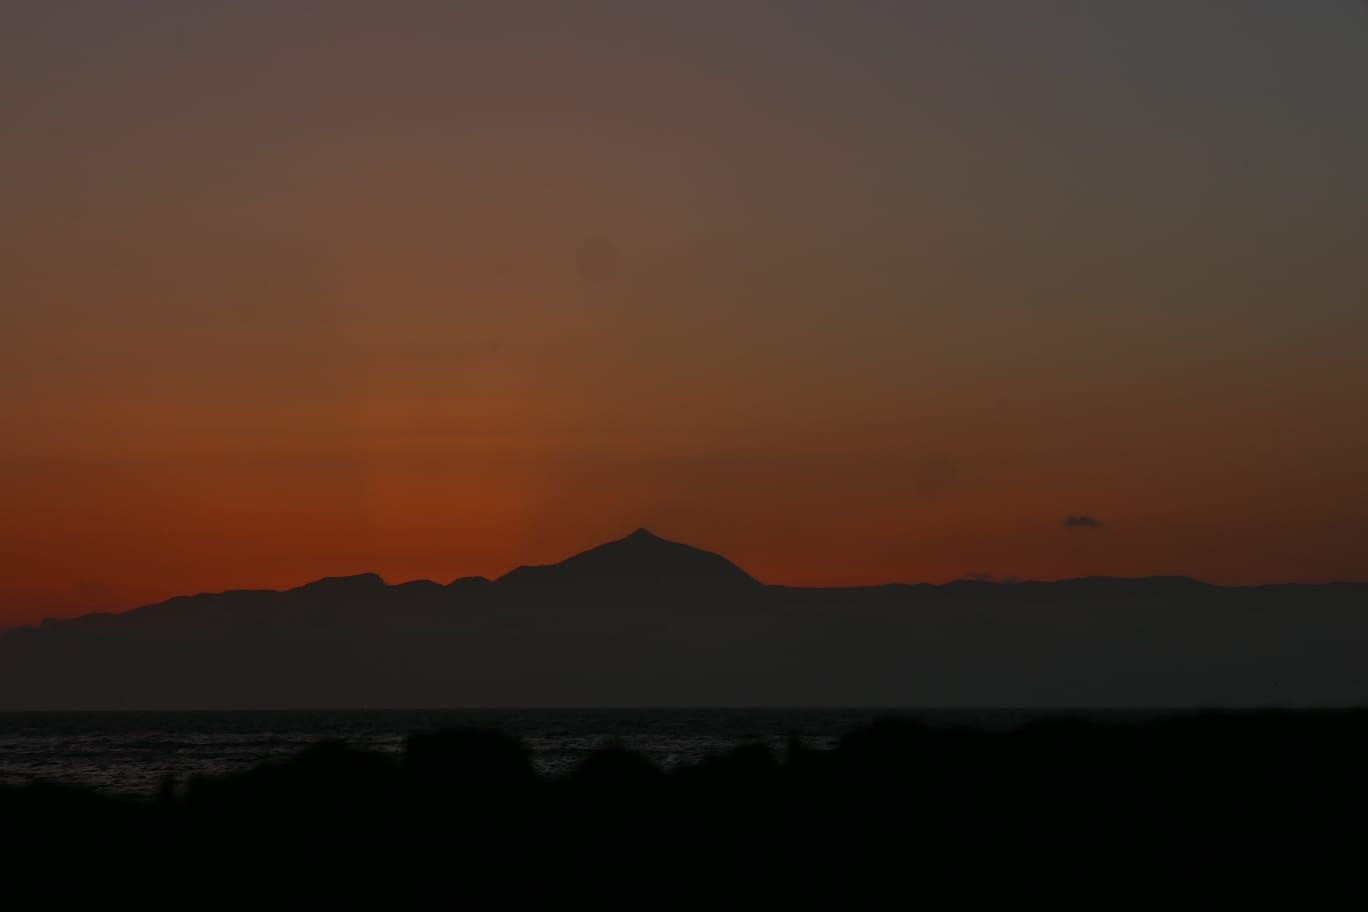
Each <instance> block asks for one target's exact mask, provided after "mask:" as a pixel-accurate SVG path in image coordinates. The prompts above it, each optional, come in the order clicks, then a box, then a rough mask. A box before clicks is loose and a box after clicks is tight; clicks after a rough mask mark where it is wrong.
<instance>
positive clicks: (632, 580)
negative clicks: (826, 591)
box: [499, 529, 760, 589]
mask: <svg viewBox="0 0 1368 912" xmlns="http://www.w3.org/2000/svg"><path fill="white" fill-rule="evenodd" d="M499 582H500V583H502V584H506V585H515V586H525V585H539V586H574V587H580V586H589V585H595V586H609V587H621V586H632V585H635V586H641V585H645V586H651V587H660V586H668V587H674V588H679V587H685V588H689V589H712V588H716V589H726V588H746V587H756V586H759V585H760V584H759V582H757V581H756V580H755V578H754V577H752V576H751V575H750V574H748V573H747V572H746V571H744V570H742V569H741V568H740V567H738V566H736V564H733V563H732V562H731V561H729V560H727V559H726V558H725V557H722V556H721V555H720V554H713V553H712V552H710V551H703V550H701V549H699V548H694V547H691V546H689V545H681V544H679V543H678V542H671V541H666V540H665V539H663V538H660V537H659V536H656V535H654V534H652V533H651V532H650V531H648V530H646V529H637V530H636V531H635V532H633V533H632V534H631V535H628V536H627V537H626V538H620V539H618V540H616V541H611V542H608V543H606V544H603V545H599V546H598V547H597V548H591V549H589V550H588V551H584V552H582V553H580V554H576V555H575V556H573V557H570V558H567V559H565V560H563V561H561V562H559V563H556V564H547V565H542V566H528V567H518V568H517V569H515V570H512V571H510V572H509V573H507V574H505V575H504V576H502V577H500V578H499Z"/></svg>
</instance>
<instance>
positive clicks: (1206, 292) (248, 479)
mask: <svg viewBox="0 0 1368 912" xmlns="http://www.w3.org/2000/svg"><path fill="white" fill-rule="evenodd" d="M0 125H2V126H0V421H3V430H0V509H3V513H4V520H3V523H0V627H4V626H6V625H9V624H14V623H21V622H28V621H33V620H36V619H38V618H41V617H46V616H53V615H70V614H75V613H81V612H84V611H88V610H119V609H125V608H130V607H133V606H135V605H138V604H142V603H145V602H149V601H155V600H158V599H161V598H165V597H168V596H171V595H176V594H180V593H186V592H198V591H204V590H218V589H225V588H236V587H258V586H269V587H280V586H288V585H295V584H299V583H302V582H305V581H308V580H310V579H313V578H316V577H320V576H325V575H337V574H346V573H354V572H360V571H369V570H373V571H377V572H379V573H381V574H382V575H384V576H385V577H386V578H387V579H389V580H390V581H392V582H397V581H400V580H404V579H410V578H414V577H429V578H434V579H438V580H442V581H446V580H449V579H452V578H454V577H457V576H463V575H470V574H482V575H490V576H492V575H497V574H500V573H503V572H506V571H507V570H509V569H510V568H512V567H513V566H514V565H516V564H519V563H533V562H546V561H551V560H556V559H559V558H561V557H564V556H566V555H567V554H569V553H571V552H574V551H577V550H581V549H583V548H585V547H589V546H591V545H594V544H597V543H599V542H601V541H603V540H606V539H609V538H616V537H620V536H621V535H624V534H626V533H628V532H630V531H631V530H632V529H634V528H637V527H639V526H646V527H649V528H650V529H652V530H653V531H655V532H656V533H658V534H660V535H663V536H665V537H668V538H672V539H677V540H682V541H686V542H689V543H691V544H696V545H699V546H701V547H706V548H708V549H710V550H715V551H720V552H722V553H724V554H726V555H727V556H729V557H731V558H732V559H734V560H735V561H737V562H738V563H739V564H741V565H742V566H743V567H745V568H746V569H747V570H749V571H751V572H752V573H753V574H754V575H756V576H757V577H759V578H761V579H762V580H765V581H767V582H777V583H790V584H802V585H810V584H856V583H878V582H887V581H892V580H898V581H921V580H930V581H944V580H949V579H954V578H957V577H961V576H964V575H966V574H991V575H993V576H1016V577H1028V578H1058V577H1068V576H1079V575H1093V574H1108V575H1126V576H1139V575H1149V574H1187V575H1192V576H1197V577H1200V578H1203V579H1208V580H1211V581H1215V582H1223V583H1251V582H1271V581H1321V580H1329V579H1368V405H1366V404H1365V403H1368V354H1366V350H1368V9H1365V5H1364V4H1362V3H1357V2H1354V0H1320V2H1296V3H1293V2H1287V0H1205V2H1201V3H1197V2H1192V0H1171V2H1162V0H1146V2H1106V0H1076V2H1045V0H1040V2H1013V0H998V2H979V0H953V2H952V0H945V2H938V3H930V2H928V3H913V2H902V0H899V2H892V0H889V2H882V0H869V2H858V3H836V2H807V0H802V2H800V0H793V2H781V0H773V2H766V3H758V2H743V0H702V2H687V3H686V2H676V3H662V2H626V0H623V2H613V3H594V2H574V3H570V2H550V0H548V2H545V3H519V2H489V3H456V2H452V3H436V2H386V3H380V2H372V3H359V2H329V3H321V2H320V3H306V2H294V0H277V2H218V3H210V2H204V0H200V2H194V0H167V2H135V0H127V2H122V0H121V2H109V0H91V2H75V0H0ZM1077 515H1086V516H1089V517H1093V518H1095V519H1096V520H1097V521H1098V524H1089V523H1078V522H1075V523H1073V524H1068V523H1066V521H1065V520H1066V517H1069V516H1077Z"/></svg>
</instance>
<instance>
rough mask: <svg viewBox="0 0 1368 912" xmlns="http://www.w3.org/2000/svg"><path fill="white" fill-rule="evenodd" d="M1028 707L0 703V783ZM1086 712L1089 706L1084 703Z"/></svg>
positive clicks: (600, 742)
mask: <svg viewBox="0 0 1368 912" xmlns="http://www.w3.org/2000/svg"><path fill="white" fill-rule="evenodd" d="M1041 715H1042V714H1041V713H1040V712H1038V711H1026V710H1004V709H993V710H902V711H899V710H888V709H592V710H587V709H583V710H576V709H525V710H502V709H501V710H468V709H467V710H347V711H314V712H304V711H289V712H284V711H282V712H96V713H79V712H61V713H0V785H22V784H25V783H30V782H38V781H42V782H52V783H59V784H62V785H68V786H78V787H81V788H89V789H95V790H97V791H100V792H104V793H107V794H119V795H126V796H147V797H150V796H152V795H155V794H156V793H157V791H158V790H159V789H160V788H161V787H162V785H163V783H164V782H166V780H167V779H168V778H170V779H172V780H174V781H175V782H179V783H183V782H185V781H186V780H187V779H188V778H190V777H194V776H218V775H224V774H227V773H232V772H235V771H238V770H243V769H246V768H249V767H252V766H255V765H256V764H259V763H262V762H264V761H269V760H276V759H281V758H283V757H286V756H289V755H291V754H294V753H297V752H299V751H301V750H303V749H304V748H306V747H308V746H309V745H311V744H315V743H317V742H319V741H325V740H327V741H343V742H346V743H347V744H350V745H353V746H355V747H357V748H362V749H366V750H374V751H381V752H386V753H398V752H399V751H400V750H402V748H403V743H404V739H405V737H406V736H408V735H410V734H412V733H415V732H424V731H434V730H439V729H444V728H460V727H477V728H483V729H496V730H498V731H501V732H504V733H506V734H509V735H514V736H516V737H518V738H521V739H522V740H523V741H524V743H526V744H527V746H528V748H529V750H530V751H531V754H532V759H533V763H534V764H535V766H536V767H537V768H538V770H539V771H541V772H542V773H544V774H548V775H556V774H558V773H562V772H565V771H567V770H569V769H570V768H572V767H573V766H574V765H575V764H576V763H577V762H579V761H580V760H581V759H582V758H583V757H585V756H586V755H587V754H589V753H590V752H592V751H594V750H595V749H597V748H599V747H602V746H604V745H605V744H610V743H614V742H616V743H620V744H622V745H624V746H626V747H628V748H630V749H632V750H635V751H639V752H641V753H643V754H645V755H646V756H647V757H649V758H650V759H651V760H652V761H653V762H655V763H656V764H657V765H659V766H661V767H665V768H669V767H671V766H674V765H676V764H680V763H691V762H695V761H697V760H699V759H701V758H703V757H706V756H708V755H711V754H716V753H720V752H722V751H725V750H727V749H729V748H731V747H734V746H737V745H739V744H754V743H763V744H768V745H770V746H771V747H772V748H774V749H775V750H780V749H782V748H783V746H784V745H785V744H786V743H787V742H788V740H789V739H790V738H797V739H798V740H800V741H802V742H803V743H804V744H807V745H809V746H812V747H827V746H830V745H831V744H833V743H834V742H835V741H836V740H837V739H839V738H840V737H841V735H843V734H844V733H845V732H847V731H850V730H851V729H853V728H856V727H858V726H860V725H864V724H867V723H869V722H871V721H874V720H876V719H879V718H887V717H891V716H897V717H902V718H915V719H920V720H922V721H925V722H927V723H929V724H932V725H965V726H971V727H977V728H992V729H1006V728H1012V727H1014V726H1016V725H1019V724H1021V723H1023V722H1025V721H1028V720H1029V719H1032V718H1039V717H1040V716H1041ZM1088 715H1090V716H1091V715H1095V714H1094V713H1088Z"/></svg>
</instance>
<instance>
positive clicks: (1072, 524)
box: [1064, 513, 1102, 529]
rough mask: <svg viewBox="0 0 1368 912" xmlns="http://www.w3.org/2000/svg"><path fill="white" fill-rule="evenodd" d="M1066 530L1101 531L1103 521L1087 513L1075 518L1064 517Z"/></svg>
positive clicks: (1077, 515)
mask: <svg viewBox="0 0 1368 912" xmlns="http://www.w3.org/2000/svg"><path fill="white" fill-rule="evenodd" d="M1064 528H1066V529H1100V528H1102V520H1100V519H1097V518H1096V517H1093V516H1088V515H1087V514H1086V513H1079V514H1076V515H1073V516H1066V517H1064Z"/></svg>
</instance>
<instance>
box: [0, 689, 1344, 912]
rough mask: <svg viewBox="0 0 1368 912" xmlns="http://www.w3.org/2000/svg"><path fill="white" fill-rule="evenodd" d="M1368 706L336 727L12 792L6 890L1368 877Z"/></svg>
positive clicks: (471, 896) (584, 897) (173, 896)
mask: <svg viewBox="0 0 1368 912" xmlns="http://www.w3.org/2000/svg"><path fill="white" fill-rule="evenodd" d="M1365 770H1368V712H1342V713H1267V714H1246V715H1221V714H1210V715H1199V716H1187V717H1175V718H1173V719H1169V720H1164V721H1152V722H1143V723H1140V722H1130V723H1121V722H1116V723H1093V722H1081V721H1078V722H1074V721H1058V720H1056V721H1046V722H1038V723H1034V724H1030V725H1026V726H1024V727H1023V728H1021V729H1020V730H1018V731H1015V732H1010V733H992V732H985V731H980V730H942V729H931V728H927V727H925V726H922V725H919V724H914V723H910V722H902V721H896V720H889V721H886V722H881V723H878V724H875V725H873V726H870V727H867V728H864V729H861V730H858V731H854V732H851V733H850V734H848V735H847V736H846V737H845V738H844V739H843V740H842V741H841V742H840V744H839V745H838V746H837V747H836V748H835V749H833V750H814V749H808V748H805V747H803V746H802V745H801V744H798V743H793V744H792V745H790V747H789V748H788V749H787V750H786V751H784V752H782V754H781V755H775V754H773V753H772V752H771V751H769V750H768V749H766V748H764V747H759V746H747V747H741V748H738V749H736V750H733V751H731V752H730V753H727V754H725V755H723V756H717V757H713V758H710V759H708V760H707V761H705V762H702V763H699V764H697V765H693V766H686V767H681V768H677V769H672V770H669V771H663V770H660V769H658V768H656V767H655V766H653V765H652V764H650V763H649V762H647V761H646V760H645V759H644V758H642V757H641V756H639V755H636V754H633V753H631V752H629V751H626V750H623V749H621V748H618V747H611V746H610V747H605V748H604V749H603V750H601V751H599V752H597V753H595V754H593V755H592V756H590V757H589V758H588V759H587V760H586V761H585V762H584V763H583V764H582V765H580V766H579V767H578V768H577V769H576V770H574V771H573V772H572V773H570V774H569V775H566V776H562V777H559V778H554V779H547V778H539V777H538V776H537V775H535V774H534V772H533V767H532V764H531V762H530V759H529V756H528V753H527V751H526V750H525V748H524V747H523V746H522V745H521V744H520V743H518V742H517V741H515V740H512V739H509V738H506V737H503V736H501V735H498V734H495V733H490V732H475V731H458V732H446V733H439V734H430V735H421V736H414V737H413V738H411V739H410V741H409V743H408V745H407V748H406V750H405V751H404V753H403V754H402V755H401V756H399V757H390V756H386V755H380V754H373V753H365V752H360V751H357V750H353V749H350V748H348V747H346V746H345V745H341V744H335V743H325V744H319V745H317V746H315V747H313V748H311V749H309V750H308V751H306V752H304V753H302V754H300V755H298V756H296V757H294V758H292V759H290V760H289V761H286V762H281V763H275V764H270V765H265V766H261V767H258V768H256V769H252V770H249V771H246V772H243V773H241V774H239V775H235V776H231V777H227V778H221V779H213V780H194V781H191V782H189V783H186V784H185V786H184V787H183V788H180V787H176V788H173V787H170V786H169V785H168V788H166V789H164V790H163V792H162V793H161V794H160V795H159V796H157V797H156V798H155V800H148V801H145V802H135V801H129V800H120V799H113V798H103V797H99V796H96V795H93V794H86V793H82V792H78V791H73V790H67V789H58V788H54V787H51V786H43V785H33V786H29V787H25V788H12V789H8V790H3V791H0V857H2V858H3V859H4V861H5V863H6V865H7V867H8V870H9V871H10V874H9V877H8V885H7V895H9V896H13V897H19V898H21V899H23V900H24V901H25V902H26V903H29V904H27V905H23V906H11V908H31V907H34V906H33V905H31V903H33V902H34V901H35V900H40V901H42V902H43V903H44V904H45V905H46V906H47V907H56V906H55V905H54V904H57V905H60V904H62V903H69V902H72V901H76V900H82V901H99V902H112V901H114V900H121V901H122V900H133V901H135V902H136V903H137V904H138V906H140V907H143V908H146V907H149V906H154V907H155V906H186V907H203V906H226V907H244V908H245V907H261V906H273V905H296V906H298V905H301V904H302V905H303V907H316V906H320V905H324V906H329V905H330V906H342V907H352V906H361V905H370V906H373V907H376V908H393V907H406V906H407V907H442V908H445V907H465V908H472V907H473V908H532V907H539V906H543V905H552V904H555V905H572V906H574V907H579V906H581V905H584V904H588V905H589V906H590V907H591V908H592V907H595V906H597V907H631V908H653V907H654V908H659V907H669V908H680V907H685V908H688V907H692V908H700V909H702V908H717V907H735V906H742V905H745V906H750V907H755V908H770V907H783V906H802V907H807V906H819V907H827V908H837V909H839V908H850V907H852V906H877V907H893V906H909V907H910V906H917V905H928V906H930V907H933V908H945V907H947V905H948V904H949V903H955V904H957V905H958V904H962V903H971V902H972V903H981V902H984V901H995V902H1010V903H1013V904H1017V903H1026V902H1031V901H1035V900H1051V901H1056V902H1066V903H1069V904H1071V905H1073V904H1077V905H1084V904H1086V905H1088V906H1090V907H1093V908H1109V907H1114V906H1118V905H1130V904H1133V903H1134V902H1136V901H1139V900H1142V899H1147V900H1158V901H1166V902H1168V901H1171V902H1178V903H1183V904H1187V903H1191V902H1194V901H1197V900H1203V901H1209V902H1220V903H1222V904H1230V903H1235V902H1240V901H1244V900H1248V899H1262V900H1268V899H1270V898H1283V899H1288V900H1290V899H1294V898H1295V899H1297V900H1299V901H1301V902H1305V901H1307V900H1308V898H1310V897H1312V896H1314V895H1316V894H1323V895H1324V894H1331V893H1333V894H1337V895H1345V894H1357V893H1360V892H1363V887H1362V880H1363V878H1362V877H1361V875H1360V868H1361V866H1362V864H1363V861H1362V859H1363V857H1364V850H1365V849H1366V848H1368V838H1366V837H1368V784H1366V782H1368V780H1365V775H1364V774H1365Z"/></svg>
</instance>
